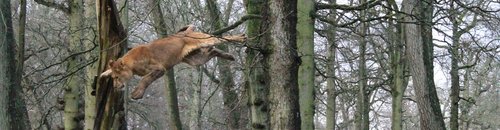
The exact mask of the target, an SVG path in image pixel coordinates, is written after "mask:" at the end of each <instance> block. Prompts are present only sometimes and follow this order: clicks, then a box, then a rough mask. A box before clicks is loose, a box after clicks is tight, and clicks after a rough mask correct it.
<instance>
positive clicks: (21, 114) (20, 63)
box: [10, 0, 31, 129]
mask: <svg viewBox="0 0 500 130" xmlns="http://www.w3.org/2000/svg"><path fill="white" fill-rule="evenodd" d="M19 4H20V10H19V11H20V12H19V28H18V34H19V35H18V44H17V52H16V53H17V54H16V73H15V85H17V86H13V87H15V88H13V90H14V91H13V93H16V94H14V96H12V97H11V98H10V99H11V100H12V99H15V101H14V100H13V101H11V103H16V105H15V107H14V108H13V109H14V110H15V111H14V112H15V116H16V117H14V118H13V119H14V120H13V121H15V122H16V123H15V124H16V126H14V127H13V128H18V129H31V124H30V120H29V117H28V110H27V108H26V102H25V99H24V97H23V95H25V94H24V91H23V90H22V88H23V86H22V79H23V72H24V71H23V70H24V45H25V40H24V39H25V31H26V0H20V1H19ZM11 91H12V90H11Z"/></svg>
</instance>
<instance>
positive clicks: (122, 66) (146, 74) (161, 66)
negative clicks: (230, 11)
mask: <svg viewBox="0 0 500 130" xmlns="http://www.w3.org/2000/svg"><path fill="white" fill-rule="evenodd" d="M193 30H194V26H188V27H187V28H186V29H185V30H184V29H183V30H181V31H179V32H178V33H176V34H174V35H171V36H168V37H166V38H162V39H158V40H155V41H152V42H151V43H149V44H145V45H139V46H137V47H134V48H132V49H131V50H130V51H129V52H127V53H126V54H125V55H124V56H123V57H121V58H119V59H118V60H116V61H110V63H109V68H110V69H109V70H106V71H105V72H103V73H102V74H101V76H111V77H112V78H113V82H114V85H113V87H115V88H122V87H123V86H124V83H126V82H127V81H128V80H129V79H130V78H132V76H133V75H134V74H135V75H139V76H143V78H142V79H141V81H140V82H139V84H138V85H137V87H136V88H135V89H134V91H133V92H132V98H133V99H140V98H142V96H143V95H144V90H145V89H146V88H147V87H148V86H149V85H150V84H151V83H152V82H153V81H155V80H156V79H158V78H160V77H161V76H163V74H164V73H165V71H166V70H168V69H171V68H172V67H173V66H175V65H176V64H179V63H180V62H185V63H187V64H189V65H201V64H204V63H206V62H207V61H208V60H210V59H211V58H213V57H215V56H217V57H221V58H224V59H228V60H234V58H233V57H232V56H231V55H230V54H228V53H225V52H223V51H221V50H219V49H217V48H214V47H213V46H215V45H218V44H221V43H225V42H244V41H245V40H246V37H245V36H244V35H237V36H225V37H222V38H218V37H215V36H212V35H209V34H206V33H202V32H194V31H193Z"/></svg>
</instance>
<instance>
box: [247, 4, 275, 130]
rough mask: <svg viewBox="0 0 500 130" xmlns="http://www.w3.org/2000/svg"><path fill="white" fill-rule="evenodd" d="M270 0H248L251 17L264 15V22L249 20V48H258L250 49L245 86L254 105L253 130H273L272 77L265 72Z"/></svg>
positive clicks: (252, 114) (262, 20)
mask: <svg viewBox="0 0 500 130" xmlns="http://www.w3.org/2000/svg"><path fill="white" fill-rule="evenodd" d="M267 3H268V1H267V0H245V7H246V10H247V14H254V15H261V16H263V18H262V19H252V20H248V23H247V35H248V36H247V37H252V38H253V39H252V38H251V39H249V40H248V41H247V42H248V45H249V46H252V47H255V48H258V49H254V48H247V50H246V55H247V56H246V58H245V72H244V73H245V87H246V89H247V92H248V104H249V105H250V106H249V108H250V122H251V124H250V126H251V129H253V130H257V129H259V130H269V129H270V127H269V105H270V104H269V100H268V95H269V87H268V86H269V80H268V79H269V75H268V74H267V73H266V70H265V69H264V66H265V63H263V62H265V60H264V56H265V54H266V53H267V52H266V51H265V50H263V49H265V48H264V47H265V45H266V44H267V42H268V40H269V32H267V31H266V28H267V27H268V26H269V24H267V23H268V20H267V19H268V15H267V14H268V7H269V6H268V5H267Z"/></svg>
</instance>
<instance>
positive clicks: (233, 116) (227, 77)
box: [206, 0, 241, 130]
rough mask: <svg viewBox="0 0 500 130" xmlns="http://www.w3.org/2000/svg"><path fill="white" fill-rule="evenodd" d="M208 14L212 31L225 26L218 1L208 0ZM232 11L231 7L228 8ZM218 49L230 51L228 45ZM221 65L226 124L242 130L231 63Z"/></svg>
mask: <svg viewBox="0 0 500 130" xmlns="http://www.w3.org/2000/svg"><path fill="white" fill-rule="evenodd" d="M206 2H207V9H208V12H209V13H208V14H209V15H210V21H212V24H211V25H212V27H211V28H212V29H214V30H219V29H221V28H222V27H223V26H224V21H222V18H221V15H220V12H219V8H218V7H217V0H206ZM227 8H228V9H230V8H231V7H227ZM217 48H218V49H220V50H222V51H226V52H227V51H228V47H227V46H226V45H224V44H223V45H218V46H217ZM217 64H218V65H219V68H218V69H219V77H220V81H221V82H220V85H221V87H222V98H223V100H224V101H223V102H224V111H225V112H226V113H227V116H228V118H226V123H227V124H228V126H227V127H228V129H230V130H238V129H241V128H240V125H239V122H240V115H241V113H240V108H239V107H238V106H237V105H238V102H239V101H238V95H237V94H236V92H235V90H234V89H235V88H234V81H233V74H232V73H231V68H230V62H229V61H227V60H222V59H219V60H217Z"/></svg>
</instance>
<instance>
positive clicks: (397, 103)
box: [387, 1, 408, 130]
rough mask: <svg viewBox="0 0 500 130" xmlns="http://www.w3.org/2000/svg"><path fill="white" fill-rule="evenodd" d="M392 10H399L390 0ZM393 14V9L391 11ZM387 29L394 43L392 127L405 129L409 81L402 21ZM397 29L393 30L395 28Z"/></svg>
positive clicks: (391, 54)
mask: <svg viewBox="0 0 500 130" xmlns="http://www.w3.org/2000/svg"><path fill="white" fill-rule="evenodd" d="M390 2H391V3H390V5H391V7H392V10H399V7H398V5H397V4H396V2H395V1H390ZM389 14H392V11H389ZM396 18H398V19H401V18H402V17H401V14H396ZM389 26H390V28H389V29H387V31H388V32H389V34H390V39H392V44H389V45H388V46H389V47H390V58H391V75H392V79H391V80H392V81H391V97H392V116H391V129H392V130H402V129H403V120H402V118H403V95H404V93H405V90H406V87H407V82H408V80H406V79H405V78H404V75H405V68H406V61H404V60H403V59H402V58H403V57H404V56H403V55H404V52H405V49H404V44H403V41H404V34H403V28H402V27H401V23H396V24H392V22H391V24H390V25H389ZM393 27H394V28H395V29H396V31H393V30H394V28H393Z"/></svg>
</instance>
